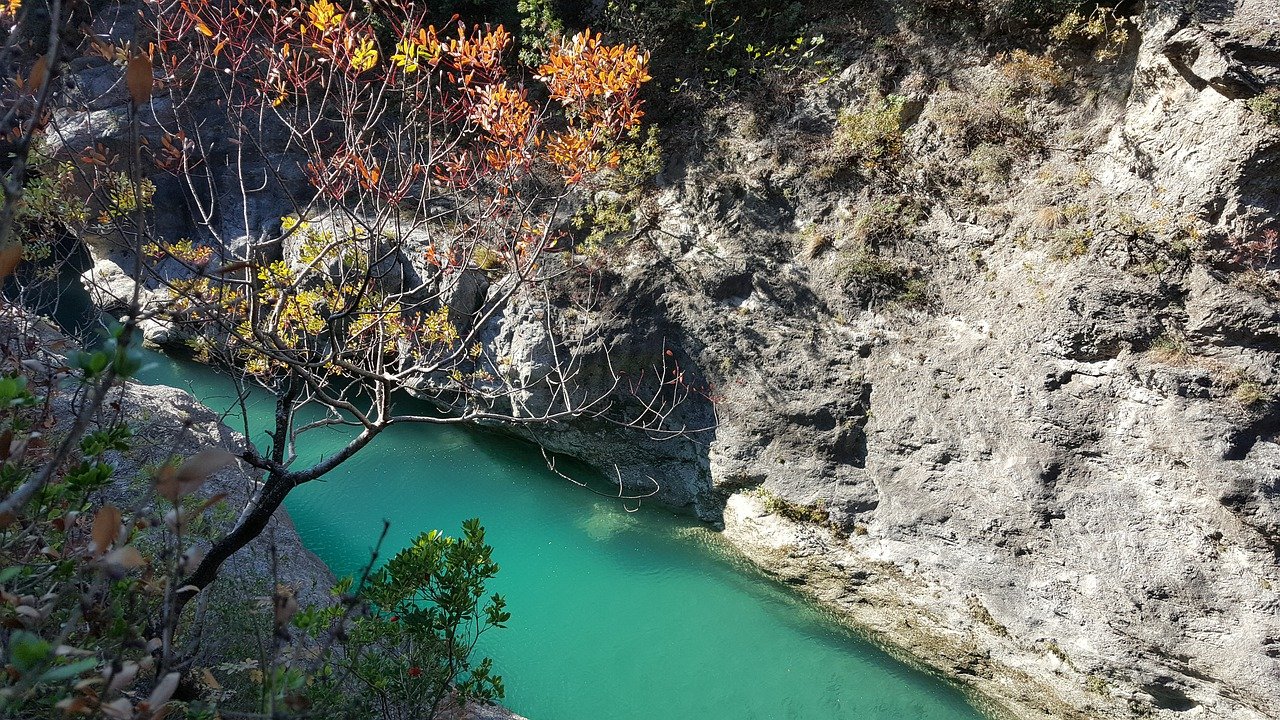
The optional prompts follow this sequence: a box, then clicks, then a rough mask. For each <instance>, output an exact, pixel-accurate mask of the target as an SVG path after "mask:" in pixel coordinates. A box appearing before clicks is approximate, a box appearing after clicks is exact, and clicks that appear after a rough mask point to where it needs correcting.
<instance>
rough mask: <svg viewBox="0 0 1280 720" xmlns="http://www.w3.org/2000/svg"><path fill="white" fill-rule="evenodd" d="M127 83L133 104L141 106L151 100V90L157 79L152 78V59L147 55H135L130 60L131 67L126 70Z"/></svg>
mask: <svg viewBox="0 0 1280 720" xmlns="http://www.w3.org/2000/svg"><path fill="white" fill-rule="evenodd" d="M125 82H126V84H127V85H128V86H129V97H131V98H133V104H134V105H135V106H136V105H141V104H143V103H145V102H147V101H148V100H150V99H151V88H152V86H153V85H154V84H155V79H154V78H153V77H152V76H151V58H149V57H147V56H146V55H141V54H139V55H134V56H133V57H131V58H129V66H128V68H127V69H126V70H125Z"/></svg>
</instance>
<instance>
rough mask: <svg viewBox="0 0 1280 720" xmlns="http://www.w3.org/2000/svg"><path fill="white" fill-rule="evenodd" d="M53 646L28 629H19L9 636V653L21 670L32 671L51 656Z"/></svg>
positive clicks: (14, 663) (15, 665)
mask: <svg viewBox="0 0 1280 720" xmlns="http://www.w3.org/2000/svg"><path fill="white" fill-rule="evenodd" d="M52 649H53V647H52V646H51V645H49V643H48V642H47V641H45V640H44V639H43V638H41V637H40V636H38V635H36V634H35V633H30V632H27V631H26V630H17V631H15V632H14V633H13V635H11V636H10V637H9V655H10V657H11V658H12V661H13V666H14V667H16V668H18V670H19V671H21V672H30V671H31V670H33V669H35V668H36V667H39V665H40V664H41V663H43V662H44V661H45V659H47V658H48V657H49V651H50V650H52Z"/></svg>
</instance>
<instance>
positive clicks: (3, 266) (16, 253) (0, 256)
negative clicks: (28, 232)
mask: <svg viewBox="0 0 1280 720" xmlns="http://www.w3.org/2000/svg"><path fill="white" fill-rule="evenodd" d="M20 262H22V243H20V242H15V243H14V244H12V245H10V246H8V247H6V248H4V249H2V250H0V280H3V279H5V278H7V277H9V274H10V273H12V272H13V269H14V268H16V267H18V263H20Z"/></svg>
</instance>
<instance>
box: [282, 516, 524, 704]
mask: <svg viewBox="0 0 1280 720" xmlns="http://www.w3.org/2000/svg"><path fill="white" fill-rule="evenodd" d="M497 573H498V565H497V563H495V562H494V561H493V548H492V547H490V546H489V545H488V544H486V543H485V540H484V528H483V527H481V526H480V521H479V520H477V519H471V520H467V521H465V522H464V523H463V524H462V537H460V538H452V537H447V536H445V535H443V534H442V533H440V531H438V530H435V531H432V532H429V533H423V534H421V535H419V536H418V537H417V538H416V539H415V540H414V541H413V543H412V544H410V545H409V547H407V548H405V549H404V550H401V551H400V552H399V553H397V554H396V555H395V557H393V558H391V560H390V561H389V562H388V563H387V564H386V566H385V567H383V568H382V569H380V570H378V571H377V572H374V573H371V574H370V575H368V577H367V578H366V579H365V580H364V582H363V583H362V584H361V586H360V587H358V588H356V590H357V592H358V595H359V596H360V597H361V598H363V599H365V600H367V602H368V603H369V605H368V608H367V611H366V612H364V613H363V614H361V615H360V616H359V617H357V618H356V619H355V620H354V621H352V622H351V623H350V627H349V628H348V630H347V637H348V638H349V639H348V641H347V642H346V643H345V647H344V648H342V649H340V650H339V651H337V652H333V653H331V654H330V655H329V656H328V657H326V658H325V662H324V664H323V665H322V667H321V670H320V671H319V682H318V683H317V686H316V687H315V689H314V690H313V691H311V694H312V695H314V696H315V698H316V702H317V703H318V705H319V706H320V707H318V708H317V709H323V710H324V711H325V713H326V714H328V715H330V716H344V717H375V716H376V717H379V718H383V719H384V720H388V719H390V718H397V717H402V718H419V717H427V718H430V717H434V716H435V714H436V711H437V710H438V709H439V708H440V706H441V705H442V704H443V703H445V702H446V701H450V702H454V703H457V704H459V705H461V704H463V703H465V702H466V701H468V700H472V699H480V700H492V699H495V698H501V697H502V696H503V684H502V678H501V677H500V676H498V675H494V674H493V662H492V660H490V659H489V658H484V659H482V660H480V661H479V662H475V663H473V662H472V658H471V653H472V651H473V649H474V648H475V645H476V641H477V640H478V639H479V638H480V636H482V635H483V634H485V633H486V632H488V631H490V630H492V629H494V628H502V627H506V623H507V621H508V620H510V619H511V615H510V613H508V612H507V611H506V603H505V601H504V600H503V598H502V596H500V595H492V596H490V597H488V598H487V599H486V598H485V584H486V583H487V582H488V581H489V580H492V579H493V578H494V577H495V576H496V575H497ZM354 583H355V581H354V580H353V579H351V578H347V579H346V580H344V581H343V582H342V583H340V584H339V586H338V587H337V588H335V592H336V593H337V594H339V595H342V594H344V593H347V592H349V591H351V589H352V587H353V586H354ZM345 612H346V611H345V610H344V608H343V606H342V605H341V604H339V605H334V606H331V607H329V608H323V609H315V608H310V609H308V610H307V611H305V612H303V613H299V615H298V616H297V618H296V619H295V621H294V623H295V625H297V626H299V627H300V628H303V629H304V630H307V631H310V632H313V633H317V634H319V633H322V632H327V631H328V630H329V629H330V628H331V627H333V626H334V624H335V623H341V622H342V618H343V615H344V614H345ZM353 678H354V679H358V680H359V681H360V682H361V683H362V684H363V685H366V686H367V687H366V688H361V689H362V690H364V692H360V693H356V694H352V693H351V692H350V691H351V685H350V683H351V680H352V679H353Z"/></svg>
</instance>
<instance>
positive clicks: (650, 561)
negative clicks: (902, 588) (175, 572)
mask: <svg viewBox="0 0 1280 720" xmlns="http://www.w3.org/2000/svg"><path fill="white" fill-rule="evenodd" d="M155 359H156V364H155V365H154V366H153V367H152V368H151V369H149V370H148V371H147V373H146V375H147V376H146V378H145V380H146V381H148V382H154V383H164V384H169V385H176V386H178V387H185V388H187V389H188V390H190V391H192V392H193V393H194V394H195V395H197V396H198V397H200V398H201V399H202V400H204V401H205V402H206V403H207V404H209V405H210V406H211V407H214V408H215V409H224V408H226V407H227V406H228V404H229V401H230V398H231V397H232V396H233V395H232V391H231V384H230V382H229V381H228V380H227V379H226V378H225V377H221V376H218V375H215V374H214V373H212V372H211V371H210V370H209V369H208V368H205V367H201V366H196V365H190V364H185V363H181V362H178V361H174V360H169V359H166V358H163V357H159V356H157V357H156V358H155ZM267 409H268V408H267V406H266V405H265V404H264V402H263V399H262V398H257V399H256V402H255V403H254V404H252V405H251V407H250V415H251V423H252V425H253V427H255V428H262V427H265V419H266V417H267V415H266V410H267ZM232 425H233V427H234V426H236V423H235V422H232ZM340 440H341V438H340V437H339V436H337V435H332V436H329V437H321V438H320V442H318V443H313V444H311V445H310V446H308V447H305V448H303V449H302V450H303V452H304V453H312V454H314V453H323V452H325V445H326V444H327V445H328V446H329V447H330V449H331V448H332V447H334V446H336V444H337V443H338V442H340ZM574 471H575V472H578V473H585V472H586V471H585V470H584V469H583V468H580V467H578V468H575V469H574ZM287 507H288V509H289V512H290V514H291V515H292V516H293V520H294V522H295V523H296V525H297V527H298V531H299V533H300V534H301V536H302V539H303V541H304V542H305V543H306V544H307V546H308V547H309V548H311V549H312V550H313V551H314V552H315V553H316V554H318V555H319V556H320V557H321V558H322V559H323V560H324V561H325V562H326V563H328V564H329V566H330V567H331V568H333V570H334V572H336V573H338V574H349V573H353V572H355V571H357V570H358V569H359V568H361V567H362V566H363V565H364V564H365V563H366V562H367V561H368V558H369V551H370V546H371V545H372V544H373V542H374V541H375V540H376V538H377V536H378V533H379V532H380V530H381V528H382V521H383V519H384V518H385V519H387V520H389V521H390V522H391V529H390V532H389V534H388V536H387V546H386V547H384V549H383V550H384V552H383V556H384V557H385V556H387V555H389V554H391V553H392V552H394V551H395V550H396V549H398V548H400V547H403V546H404V545H406V544H407V543H408V542H409V540H410V539H411V538H412V537H413V536H415V535H416V534H417V533H418V532H420V531H422V530H428V529H432V528H440V529H442V530H444V531H446V532H450V533H457V532H458V530H459V526H460V524H461V522H462V521H463V520H464V519H466V518H469V517H477V516H478V517H480V518H481V519H482V520H483V522H484V525H485V527H486V529H487V533H488V540H489V542H490V544H492V545H493V546H494V548H495V551H494V553H495V558H496V559H497V561H498V562H499V563H500V564H501V566H502V570H501V572H500V573H499V575H498V577H497V579H496V580H495V581H494V582H493V584H492V586H491V590H494V591H497V592H500V593H502V594H503V595H505V596H506V598H507V602H508V609H509V610H510V611H511V614H512V619H511V623H510V628H509V629H506V630H497V631H494V632H493V633H491V634H490V635H487V636H486V637H485V639H484V640H483V641H482V643H481V648H480V651H481V652H483V653H485V654H488V655H491V656H492V657H493V658H494V664H495V668H496V669H497V671H498V672H499V673H500V674H502V676H503V678H504V679H505V682H506V687H507V698H506V700H505V704H506V705H507V706H509V707H511V708H512V709H514V710H516V711H517V712H519V713H521V714H524V715H527V716H529V717H530V718H532V720H755V719H759V720H766V719H769V720H780V719H784V718H786V719H795V720H836V719H845V718H848V719H855V718H856V719H857V720H934V719H937V720H944V719H945V720H979V719H980V718H982V717H983V716H982V715H981V714H980V713H978V712H977V711H976V710H974V709H973V708H972V707H970V706H969V705H968V704H967V703H966V701H965V699H964V698H963V697H962V696H961V694H960V693H959V692H958V691H957V690H956V689H955V688H953V687H952V686H950V685H948V684H947V683H945V682H943V681H941V680H939V679H937V678H934V677H932V676H929V675H926V674H923V673H921V672H918V671H916V670H914V669H912V668H909V667H908V666H906V665H904V664H902V663H900V662H898V661H896V660H894V659H893V658H891V657H890V656H888V655H887V654H885V653H883V652H881V651H880V650H878V649H876V648H875V647H873V646H872V645H870V644H869V643H867V642H865V641H863V640H861V639H859V638H858V637H856V636H854V635H853V634H852V633H850V632H848V631H846V630H845V629H843V628H841V627H840V626H839V625H837V624H836V623H835V622H833V621H832V620H831V619H830V618H828V617H826V616H825V615H824V614H823V613H822V612H820V611H818V610H816V609H814V608H813V607H811V606H810V605H808V604H807V603H805V602H803V601H801V600H800V599H798V598H796V597H795V596H794V595H793V594H791V593H789V592H787V591H786V590H785V589H783V588H782V587H780V586H778V585H777V584H775V583H772V582H770V581H768V580H766V579H765V578H763V577H761V576H760V575H759V574H758V573H755V572H752V571H750V570H748V569H746V568H744V567H743V566H742V565H741V564H740V563H737V562H735V561H733V560H731V559H730V558H729V556H728V555H727V554H726V553H725V552H723V549H722V548H721V547H720V545H719V543H718V542H717V536H715V535H714V533H712V532H710V531H709V530H707V529H705V528H704V527H702V526H701V525H700V524H698V523H697V522H695V521H693V520H691V519H688V518H683V517H679V516H676V515H673V514H671V513H668V512H665V511H663V510H661V509H658V508H651V507H644V508H642V509H641V510H640V511H639V512H635V513H628V512H626V511H625V510H624V508H623V507H622V506H621V505H620V504H619V503H618V502H617V501H613V500H607V499H603V498H600V497H598V496H596V495H592V494H590V493H588V492H585V491H583V490H581V489H579V488H576V487H574V486H572V485H570V484H569V483H567V482H565V481H564V480H563V479H560V478H557V477H556V476H554V475H552V474H551V473H550V472H548V471H547V469H546V467H545V465H544V464H543V461H542V459H541V457H540V455H539V454H538V453H537V451H536V450H535V449H534V448H532V447H531V446H529V445H526V444H523V443H519V442H516V441H512V440H507V439H504V438H498V437H494V436H492V435H488V434H481V433H476V432H471V431H466V430H463V429H459V428H452V427H433V426H411V427H398V428H393V429H392V430H390V431H388V432H387V433H385V434H384V435H383V436H382V437H380V438H379V439H378V440H377V441H375V442H374V443H373V445H371V446H370V447H369V448H367V449H366V450H365V451H363V452H362V453H360V454H358V455H357V456H356V457H355V458H353V459H352V460H350V461H348V462H347V463H346V464H345V465H343V466H342V467H341V468H339V470H338V471H336V472H334V473H331V474H330V475H329V476H328V477H327V478H326V479H324V480H321V481H316V482H313V483H311V484H308V485H305V486H303V487H301V488H299V489H297V490H295V491H294V492H293V494H291V495H290V497H289V500H288V501H287Z"/></svg>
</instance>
